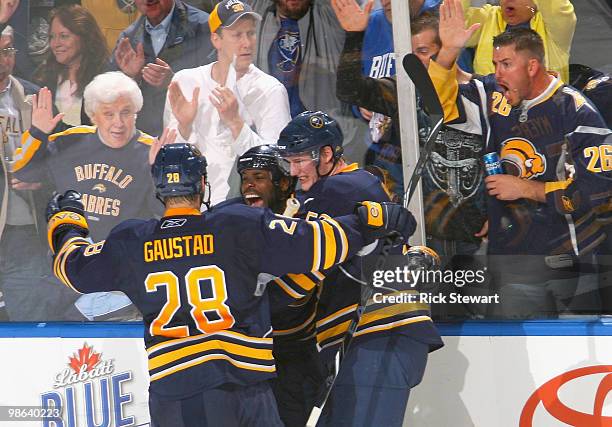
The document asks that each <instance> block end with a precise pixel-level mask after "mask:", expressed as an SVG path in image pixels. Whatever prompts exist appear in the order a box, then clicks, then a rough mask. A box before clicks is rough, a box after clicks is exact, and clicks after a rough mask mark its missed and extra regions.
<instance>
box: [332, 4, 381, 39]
mask: <svg viewBox="0 0 612 427" xmlns="http://www.w3.org/2000/svg"><path fill="white" fill-rule="evenodd" d="M331 5H332V9H334V12H335V13H336V17H337V18H338V22H340V26H342V29H344V31H364V30H365V29H366V27H367V26H368V20H369V19H370V12H371V11H372V7H373V6H374V0H368V2H367V3H366V5H365V7H364V8H363V9H361V7H360V6H359V4H358V3H357V2H356V1H355V0H332V4H331Z"/></svg>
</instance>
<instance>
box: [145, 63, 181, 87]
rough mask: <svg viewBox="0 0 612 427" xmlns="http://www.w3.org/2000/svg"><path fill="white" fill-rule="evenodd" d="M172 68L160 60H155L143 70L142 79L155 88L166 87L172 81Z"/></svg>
mask: <svg viewBox="0 0 612 427" xmlns="http://www.w3.org/2000/svg"><path fill="white" fill-rule="evenodd" d="M173 75H174V73H173V72H172V67H170V65H168V64H167V63H166V62H164V61H163V60H162V59H160V58H155V62H151V63H149V64H147V65H145V66H144V68H143V69H142V78H143V80H144V81H145V82H147V83H149V84H150V85H151V86H155V87H166V86H168V83H170V80H172V76H173Z"/></svg>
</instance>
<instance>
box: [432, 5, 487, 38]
mask: <svg viewBox="0 0 612 427" xmlns="http://www.w3.org/2000/svg"><path fill="white" fill-rule="evenodd" d="M479 27H480V24H473V25H472V26H471V27H470V28H468V29H466V28H465V17H464V16H463V7H462V5H461V0H444V3H442V4H441V5H440V27H439V30H438V32H439V34H440V40H441V41H442V46H443V47H444V48H447V49H457V50H458V49H463V47H464V46H465V44H466V43H467V41H468V40H469V39H470V37H472V35H473V34H474V32H475V31H476V30H477V29H478V28H479Z"/></svg>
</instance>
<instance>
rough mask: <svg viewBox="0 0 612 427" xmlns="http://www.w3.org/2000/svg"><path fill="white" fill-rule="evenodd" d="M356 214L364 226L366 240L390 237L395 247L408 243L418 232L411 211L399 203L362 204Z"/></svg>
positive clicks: (357, 208) (363, 231)
mask: <svg viewBox="0 0 612 427" xmlns="http://www.w3.org/2000/svg"><path fill="white" fill-rule="evenodd" d="M355 213H356V214H357V216H358V217H359V221H360V222H361V224H362V225H363V227H362V233H363V236H364V238H365V239H366V240H372V241H373V240H376V239H381V238H383V237H387V236H389V237H391V238H392V240H393V245H399V244H402V243H404V242H406V241H408V238H409V237H410V236H412V234H413V233H414V230H416V221H415V219H414V217H413V216H412V214H411V213H410V211H408V209H406V208H404V207H403V206H402V205H398V204H397V203H387V202H383V203H376V202H361V203H359V204H358V205H357V207H356V212H355Z"/></svg>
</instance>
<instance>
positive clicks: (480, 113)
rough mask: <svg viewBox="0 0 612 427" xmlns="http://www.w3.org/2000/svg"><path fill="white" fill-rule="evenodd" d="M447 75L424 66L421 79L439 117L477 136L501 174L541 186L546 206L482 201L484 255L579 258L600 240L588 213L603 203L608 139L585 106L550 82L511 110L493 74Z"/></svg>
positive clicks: (607, 131)
mask: <svg viewBox="0 0 612 427" xmlns="http://www.w3.org/2000/svg"><path fill="white" fill-rule="evenodd" d="M453 73H455V70H454V68H453V69H452V70H445V69H444V68H443V67H440V66H439V65H438V64H436V63H435V62H433V61H432V63H431V64H430V68H429V74H430V76H431V77H432V80H433V82H434V85H435V86H436V90H437V92H438V95H439V96H440V100H441V101H442V104H443V106H444V114H445V119H446V120H447V121H448V120H451V126H453V127H456V128H457V129H460V130H465V131H469V132H472V133H476V134H481V135H483V136H484V138H485V144H486V151H487V152H497V153H498V154H499V156H500V158H501V161H502V165H503V167H504V171H505V173H507V174H512V175H515V176H518V177H521V178H523V179H529V180H537V181H542V182H545V193H546V203H538V202H535V201H532V200H527V199H518V200H515V201H500V200H497V199H496V198H494V197H488V216H489V252H490V253H491V254H494V255H504V254H520V255H561V254H568V255H572V256H581V255H584V254H588V253H590V252H592V251H593V250H594V249H595V248H596V247H597V246H598V245H599V244H601V242H602V241H603V240H604V238H605V235H604V233H603V232H602V230H601V227H599V226H598V224H597V222H596V221H595V217H596V211H597V210H598V209H599V208H600V207H601V206H602V205H605V204H607V203H609V202H610V189H611V184H612V178H611V170H612V168H611V167H610V153H612V146H611V145H610V144H609V143H606V142H605V139H606V137H607V136H609V135H610V134H612V131H611V130H610V129H608V128H607V127H606V125H605V123H604V122H603V119H602V118H601V116H600V115H599V113H598V112H597V110H596V109H595V108H594V107H593V106H592V104H591V103H590V102H589V101H588V100H587V99H586V98H585V97H584V96H583V95H582V94H581V93H580V92H578V91H577V90H576V89H574V88H572V87H570V86H567V85H565V84H563V82H562V81H561V80H560V79H559V78H558V77H554V78H553V79H552V80H551V82H550V84H549V86H548V87H547V88H546V90H544V92H543V93H541V94H540V95H539V96H538V97H536V98H535V99H532V100H526V101H523V102H522V103H521V104H520V105H519V106H515V107H512V106H510V104H509V103H508V102H507V100H506V98H505V97H504V95H503V89H501V88H500V87H499V86H498V85H497V83H496V81H495V76H494V75H492V74H491V75H488V76H484V77H478V78H475V79H472V80H471V81H470V82H469V83H467V84H463V85H457V83H456V81H455V78H454V74H453Z"/></svg>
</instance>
